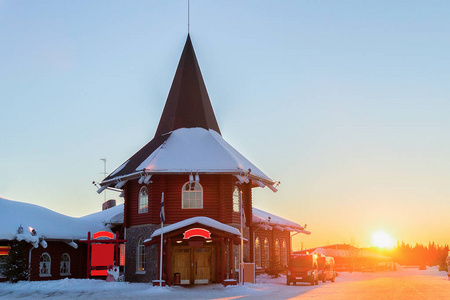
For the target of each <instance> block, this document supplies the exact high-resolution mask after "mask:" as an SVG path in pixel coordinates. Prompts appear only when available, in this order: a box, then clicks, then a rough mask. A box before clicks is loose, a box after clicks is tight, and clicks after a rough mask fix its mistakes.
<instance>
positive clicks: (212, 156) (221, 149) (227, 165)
mask: <svg viewBox="0 0 450 300" xmlns="http://www.w3.org/2000/svg"><path fill="white" fill-rule="evenodd" d="M129 161H130V160H127V161H126V162H125V163H124V164H123V165H121V166H120V167H119V168H118V169H117V170H116V171H114V172H113V173H112V174H111V175H110V176H109V180H111V179H115V178H117V177H120V176H115V175H116V174H120V173H121V171H122V170H123V169H125V166H126V165H128V164H129ZM249 170H251V171H250V174H248V172H249ZM129 172H131V174H135V175H136V176H137V177H138V176H139V173H143V172H146V173H149V174H153V173H191V172H192V173H200V174H201V173H208V174H210V173H230V174H236V175H239V174H245V175H247V176H248V177H250V179H252V178H254V179H256V180H260V181H262V182H265V183H266V184H273V181H272V179H270V178H269V177H268V176H267V175H266V174H264V172H262V171H261V170H260V169H258V168H257V167H256V166H255V165H254V164H252V163H251V162H250V161H249V160H248V159H247V158H245V157H244V156H243V155H242V154H240V153H239V152H238V151H237V150H236V149H234V148H233V147H232V146H231V145H230V144H228V143H227V142H226V141H225V140H224V138H223V137H222V136H221V135H220V134H219V133H217V132H216V131H214V130H206V129H204V128H200V127H197V128H180V129H177V130H175V131H173V132H172V133H171V134H170V136H169V137H168V138H167V140H165V141H164V142H163V143H162V144H161V145H160V146H159V147H158V148H156V150H154V151H153V152H151V153H150V154H149V155H148V156H146V157H144V158H143V159H142V161H141V162H140V164H139V165H137V166H136V167H135V168H134V169H133V170H129ZM106 181H108V180H106Z"/></svg>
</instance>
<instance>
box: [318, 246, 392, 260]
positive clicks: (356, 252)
mask: <svg viewBox="0 0 450 300" xmlns="http://www.w3.org/2000/svg"><path fill="white" fill-rule="evenodd" d="M351 249H353V250H344V249H332V248H316V249H315V250H314V251H313V252H312V253H315V254H323V255H325V256H333V257H351V256H353V257H365V258H373V259H379V260H391V259H392V258H390V257H388V256H385V255H382V254H379V253H376V252H373V251H370V250H367V249H360V248H356V247H352V248H351Z"/></svg>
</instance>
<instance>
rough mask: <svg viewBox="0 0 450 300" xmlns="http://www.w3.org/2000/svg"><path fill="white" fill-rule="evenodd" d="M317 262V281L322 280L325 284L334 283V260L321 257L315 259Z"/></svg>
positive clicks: (328, 257)
mask: <svg viewBox="0 0 450 300" xmlns="http://www.w3.org/2000/svg"><path fill="white" fill-rule="evenodd" d="M317 261H318V264H319V280H322V282H327V280H330V281H331V282H334V280H335V279H336V276H337V274H336V269H335V266H334V258H333V257H330V256H324V255H321V256H319V257H318V258H317Z"/></svg>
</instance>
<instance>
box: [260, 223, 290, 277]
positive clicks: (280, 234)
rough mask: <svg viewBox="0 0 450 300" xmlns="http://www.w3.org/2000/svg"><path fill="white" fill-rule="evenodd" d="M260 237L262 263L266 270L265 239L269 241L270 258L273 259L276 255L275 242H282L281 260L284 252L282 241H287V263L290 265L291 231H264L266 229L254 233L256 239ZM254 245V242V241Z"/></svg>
mask: <svg viewBox="0 0 450 300" xmlns="http://www.w3.org/2000/svg"><path fill="white" fill-rule="evenodd" d="M257 237H259V240H260V243H261V263H262V266H263V268H264V257H265V252H264V251H265V250H264V239H266V238H267V239H268V240H269V256H270V257H273V255H275V240H276V239H278V240H279V241H280V259H281V250H282V240H283V239H285V240H286V248H287V261H288V263H289V258H290V255H291V252H292V250H291V234H290V232H289V231H279V230H264V229H258V230H257V231H256V232H255V233H254V239H256V238H257ZM253 243H254V241H253Z"/></svg>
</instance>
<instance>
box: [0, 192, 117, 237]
mask: <svg viewBox="0 0 450 300" xmlns="http://www.w3.org/2000/svg"><path fill="white" fill-rule="evenodd" d="M0 208H1V209H0V240H12V239H15V238H16V237H17V238H18V239H20V240H26V241H27V242H34V243H36V242H38V241H39V238H45V239H47V240H79V239H85V238H86V237H87V233H88V231H91V232H92V233H93V232H97V231H101V230H106V231H110V229H109V226H108V225H107V224H108V223H123V204H121V205H117V206H115V207H113V208H110V209H107V210H104V211H100V212H97V213H93V214H90V215H87V216H84V217H80V218H74V217H69V216H66V215H63V214H60V213H57V212H55V211H52V210H50V209H48V208H45V207H42V206H38V205H34V204H29V203H24V202H18V201H12V200H7V199H4V198H0ZM112 221H114V222H112ZM21 225H22V227H23V233H22V234H20V235H18V234H17V229H18V227H19V226H21ZM29 227H31V228H34V229H35V230H36V232H37V234H36V235H35V236H32V235H31V233H30V231H29Z"/></svg>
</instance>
